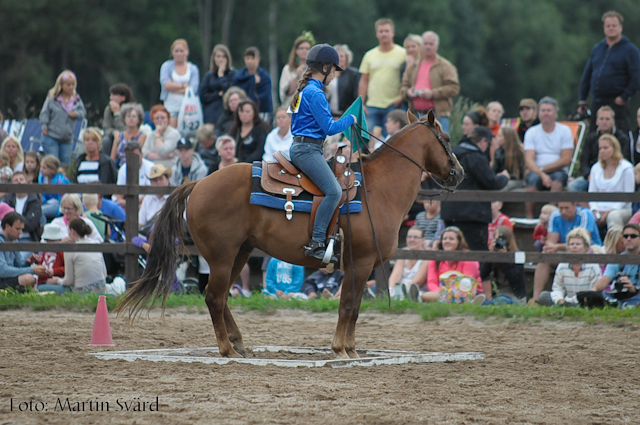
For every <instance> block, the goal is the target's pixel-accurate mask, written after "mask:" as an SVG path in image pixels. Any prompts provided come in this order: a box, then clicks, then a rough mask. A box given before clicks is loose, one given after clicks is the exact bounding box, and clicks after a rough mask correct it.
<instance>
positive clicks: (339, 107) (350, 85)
mask: <svg viewBox="0 0 640 425" xmlns="http://www.w3.org/2000/svg"><path fill="white" fill-rule="evenodd" d="M333 48H334V49H336V51H337V52H338V57H339V58H340V62H339V63H340V68H341V69H342V71H338V70H336V78H334V79H333V80H331V82H330V83H329V87H328V90H329V96H328V97H329V108H331V114H332V115H333V117H334V118H338V117H340V116H342V114H343V113H344V111H346V110H347V109H348V108H349V106H351V104H352V103H353V102H354V101H355V100H356V99H357V98H358V84H359V82H360V73H359V72H358V70H357V69H356V68H354V67H352V66H351V62H352V61H353V53H352V52H351V50H350V49H349V46H347V45H346V44H336V45H335V46H333Z"/></svg>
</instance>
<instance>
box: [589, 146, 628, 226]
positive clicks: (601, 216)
mask: <svg viewBox="0 0 640 425" xmlns="http://www.w3.org/2000/svg"><path fill="white" fill-rule="evenodd" d="M598 150H599V152H600V153H599V154H598V162H596V163H595V164H593V167H591V173H590V175H589V177H590V178H589V192H590V193H598V192H629V193H632V192H633V191H634V189H635V179H634V175H633V174H634V173H633V165H631V163H630V162H629V161H627V160H626V159H624V158H623V157H622V154H621V152H620V144H619V143H618V140H617V139H616V137H615V136H613V135H611V134H604V135H602V136H600V140H599V141H598ZM589 209H591V211H593V215H594V216H595V217H596V220H597V221H598V225H599V226H603V227H604V226H605V225H606V226H607V228H609V227H611V226H618V227H622V226H624V225H625V224H626V223H627V221H629V219H630V218H631V202H611V201H598V202H589Z"/></svg>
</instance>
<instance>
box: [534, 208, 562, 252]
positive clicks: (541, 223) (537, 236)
mask: <svg viewBox="0 0 640 425" xmlns="http://www.w3.org/2000/svg"><path fill="white" fill-rule="evenodd" d="M557 209H558V207H556V206H555V205H552V204H545V205H543V206H542V208H541V209H540V218H539V219H538V224H536V227H535V228H534V229H533V247H534V248H535V249H536V251H538V252H542V248H543V247H544V244H545V243H547V227H549V216H550V215H551V213H552V212H554V211H555V210H557Z"/></svg>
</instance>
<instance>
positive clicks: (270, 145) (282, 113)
mask: <svg viewBox="0 0 640 425" xmlns="http://www.w3.org/2000/svg"><path fill="white" fill-rule="evenodd" d="M276 126H277V127H276V128H274V129H273V130H271V131H270V132H269V134H267V138H266V139H265V142H264V155H262V160H263V161H275V158H274V157H273V154H274V153H275V152H280V151H286V152H289V149H291V144H292V143H293V135H292V134H291V115H289V114H287V106H281V107H279V108H278V109H277V110H276Z"/></svg>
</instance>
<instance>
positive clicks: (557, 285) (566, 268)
mask: <svg viewBox="0 0 640 425" xmlns="http://www.w3.org/2000/svg"><path fill="white" fill-rule="evenodd" d="M590 245H591V237H590V236H589V232H587V231H586V230H585V229H583V228H581V227H578V228H576V229H573V230H572V231H570V232H569V233H568V234H567V247H568V251H569V253H570V254H586V253H587V252H589V246H590ZM600 276H602V271H601V270H600V265H599V264H582V262H576V263H573V264H570V263H560V264H558V267H557V268H556V272H555V274H554V275H553V286H552V287H551V292H549V291H542V293H540V301H539V304H540V305H543V306H546V307H550V306H553V305H566V306H569V307H575V306H578V305H580V303H579V302H578V297H577V294H578V292H582V291H589V290H590V289H591V287H592V286H593V285H594V284H595V283H596V282H597V281H598V279H600Z"/></svg>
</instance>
